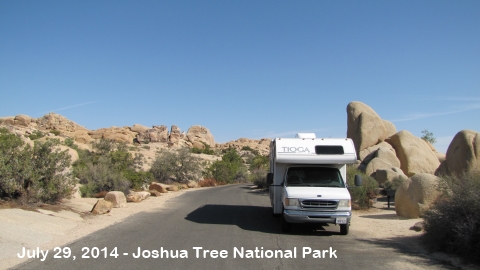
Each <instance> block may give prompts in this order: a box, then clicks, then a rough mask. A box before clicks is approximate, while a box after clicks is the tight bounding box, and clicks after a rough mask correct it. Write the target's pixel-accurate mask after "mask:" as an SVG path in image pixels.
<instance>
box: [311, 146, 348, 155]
mask: <svg viewBox="0 0 480 270" xmlns="http://www.w3.org/2000/svg"><path fill="white" fill-rule="evenodd" d="M315 154H317V155H343V154H345V151H344V150H343V146H341V145H317V146H315Z"/></svg>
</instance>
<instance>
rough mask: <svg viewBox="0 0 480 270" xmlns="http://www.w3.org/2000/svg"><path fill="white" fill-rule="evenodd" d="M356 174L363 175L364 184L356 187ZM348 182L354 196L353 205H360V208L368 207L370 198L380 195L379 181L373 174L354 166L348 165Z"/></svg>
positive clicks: (351, 194)
mask: <svg viewBox="0 0 480 270" xmlns="http://www.w3.org/2000/svg"><path fill="white" fill-rule="evenodd" d="M355 175H360V176H361V177H362V185H361V186H360V187H355V181H354V178H355ZM347 184H348V186H349V189H348V191H349V192H350V196H351V197H352V205H354V204H355V205H358V207H359V208H368V207H369V206H370V204H369V200H370V199H372V198H376V196H377V195H378V183H377V181H376V180H375V179H373V178H372V177H371V176H369V175H366V174H365V173H363V172H361V171H359V170H357V169H356V168H355V167H353V166H347Z"/></svg>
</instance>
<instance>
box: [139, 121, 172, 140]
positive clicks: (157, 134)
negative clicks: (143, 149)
mask: <svg viewBox="0 0 480 270" xmlns="http://www.w3.org/2000/svg"><path fill="white" fill-rule="evenodd" d="M144 134H145V137H147V138H149V139H150V142H168V128H167V127H166V126H164V125H161V126H153V128H152V129H149V130H147V131H146V132H145V133H144Z"/></svg>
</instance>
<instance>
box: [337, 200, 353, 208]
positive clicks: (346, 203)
mask: <svg viewBox="0 0 480 270" xmlns="http://www.w3.org/2000/svg"><path fill="white" fill-rule="evenodd" d="M350 206H351V204H350V200H340V201H338V207H350Z"/></svg>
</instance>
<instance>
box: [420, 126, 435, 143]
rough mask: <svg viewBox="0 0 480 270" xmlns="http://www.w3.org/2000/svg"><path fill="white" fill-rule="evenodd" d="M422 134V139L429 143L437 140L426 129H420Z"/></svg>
mask: <svg viewBox="0 0 480 270" xmlns="http://www.w3.org/2000/svg"><path fill="white" fill-rule="evenodd" d="M422 134H423V136H422V137H421V138H422V140H424V141H426V142H429V143H431V144H434V143H436V142H437V139H435V137H433V133H432V132H430V131H428V130H427V129H424V130H422Z"/></svg>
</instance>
